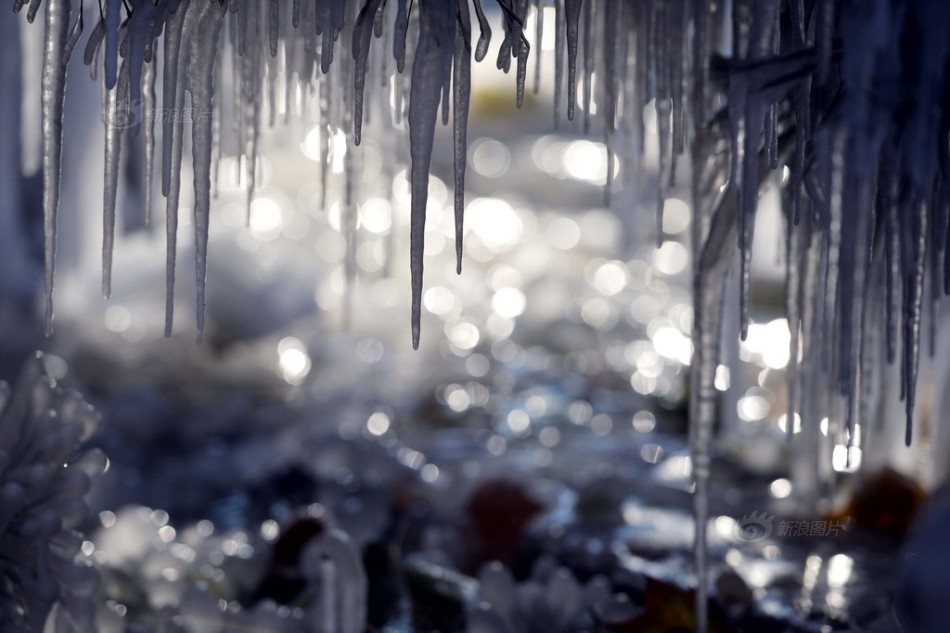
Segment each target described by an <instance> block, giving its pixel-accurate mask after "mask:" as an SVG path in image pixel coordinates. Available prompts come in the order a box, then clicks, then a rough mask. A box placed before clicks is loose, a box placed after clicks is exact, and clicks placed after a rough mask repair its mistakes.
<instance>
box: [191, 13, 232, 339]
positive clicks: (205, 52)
mask: <svg viewBox="0 0 950 633" xmlns="http://www.w3.org/2000/svg"><path fill="white" fill-rule="evenodd" d="M224 15H225V10H224V8H223V5H220V4H218V3H215V2H208V3H204V4H203V5H202V8H201V10H200V11H199V12H198V15H197V16H195V17H194V18H193V20H194V22H195V32H194V33H193V35H192V37H191V41H190V45H189V47H188V55H187V67H186V69H185V72H186V75H187V81H188V91H189V92H190V93H191V105H192V108H195V109H197V111H198V112H199V113H201V116H199V117H197V118H195V119H194V122H193V123H192V127H191V130H192V132H191V134H192V142H191V146H192V163H193V167H194V186H195V212H194V221H195V288H196V304H195V306H196V316H197V328H198V334H197V340H198V343H199V344H200V343H201V340H202V337H203V335H204V327H205V283H206V280H207V277H208V220H209V215H210V210H211V138H212V132H211V127H212V121H211V113H212V112H213V111H214V104H213V102H214V83H215V82H214V62H215V57H216V56H217V47H218V36H219V34H220V32H221V25H222V24H223V23H224Z"/></svg>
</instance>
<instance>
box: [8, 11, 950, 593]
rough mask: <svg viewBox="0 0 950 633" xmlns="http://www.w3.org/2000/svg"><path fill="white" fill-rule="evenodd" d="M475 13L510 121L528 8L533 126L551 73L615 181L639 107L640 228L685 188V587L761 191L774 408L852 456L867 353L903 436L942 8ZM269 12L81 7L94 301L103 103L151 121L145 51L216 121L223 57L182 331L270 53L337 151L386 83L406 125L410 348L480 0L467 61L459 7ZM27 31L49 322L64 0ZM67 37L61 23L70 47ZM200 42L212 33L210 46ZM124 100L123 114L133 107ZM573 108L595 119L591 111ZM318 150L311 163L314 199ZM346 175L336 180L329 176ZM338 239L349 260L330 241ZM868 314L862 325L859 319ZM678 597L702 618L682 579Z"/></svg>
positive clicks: (198, 145) (937, 286) (949, 267)
mask: <svg viewBox="0 0 950 633" xmlns="http://www.w3.org/2000/svg"><path fill="white" fill-rule="evenodd" d="M496 4H497V6H498V7H499V8H500V10H501V12H502V24H503V32H502V33H501V34H500V37H501V38H502V44H501V47H500V51H499V55H498V57H497V59H496V60H495V63H496V65H497V66H498V67H499V68H501V69H503V70H505V71H506V72H507V71H509V70H510V69H511V66H512V61H513V60H514V61H515V64H514V65H515V76H516V77H515V83H516V86H515V94H516V100H517V102H518V103H519V104H520V103H521V101H522V99H523V96H524V89H525V81H526V74H527V70H526V69H527V60H528V58H529V54H530V46H529V43H528V39H527V35H526V34H525V32H524V30H525V25H526V22H527V21H526V18H527V16H528V15H529V12H531V11H534V12H538V15H539V19H538V21H537V29H538V32H540V31H541V30H542V29H543V28H552V26H553V28H554V29H555V45H556V55H555V58H556V60H557V61H556V64H555V68H554V72H555V73H556V76H557V86H558V91H557V93H556V98H555V103H554V109H555V112H554V115H555V117H556V118H558V117H560V110H561V105H562V104H561V99H562V97H563V95H562V94H561V89H560V88H561V86H563V82H564V81H565V77H564V74H565V69H564V67H565V63H564V62H565V61H566V62H567V63H566V66H567V71H566V74H567V77H566V81H567V118H569V119H570V118H572V117H573V116H574V115H575V114H576V108H577V107H578V106H580V107H581V109H582V110H583V113H584V114H583V116H584V120H583V127H584V129H585V130H588V129H596V130H597V131H598V133H599V134H601V135H602V138H603V140H604V142H605V144H606V147H607V150H608V156H609V158H610V162H609V165H611V166H612V165H613V164H614V156H615V154H616V153H617V152H623V154H624V156H623V158H624V160H623V161H622V165H623V167H624V170H623V173H621V174H620V179H621V180H622V181H623V182H625V183H634V184H635V183H637V182H638V178H639V177H640V176H639V167H640V165H641V162H642V161H641V155H642V152H643V147H644V130H643V123H642V117H641V113H642V112H643V110H644V108H645V107H647V106H648V105H649V104H651V103H652V104H653V107H654V108H655V111H656V113H657V119H656V120H657V129H658V139H659V165H660V174H659V183H660V184H659V195H658V198H659V199H658V202H657V203H658V209H660V212H661V213H662V202H663V198H664V196H665V194H666V192H667V191H668V190H669V187H670V184H671V183H673V182H675V181H676V178H677V174H678V173H679V174H681V177H682V178H688V179H689V180H690V184H691V189H692V196H693V201H692V202H693V204H692V209H693V222H692V226H693V233H692V242H693V251H694V253H695V258H694V260H695V262H696V263H695V269H694V289H695V296H694V299H695V301H694V305H695V308H696V318H695V319H694V333H693V349H694V353H695V357H694V362H693V366H692V379H693V385H694V388H693V389H692V390H691V394H692V396H691V397H692V427H691V428H692V433H693V462H694V465H695V467H694V474H695V478H696V494H695V504H696V513H697V518H698V519H699V520H698V522H697V525H698V530H697V531H698V534H697V565H698V568H699V571H700V576H701V577H703V576H704V575H705V552H704V549H703V543H704V537H705V535H704V533H703V532H704V529H705V525H706V522H705V520H704V519H705V516H706V513H707V511H706V502H705V489H706V485H707V478H708V464H709V454H708V446H709V438H710V437H711V434H712V426H713V422H714V417H715V412H716V409H715V406H714V403H713V402H712V398H713V397H714V393H713V391H712V384H713V378H714V372H715V370H716V367H717V366H718V364H719V357H720V349H719V340H720V328H721V324H722V310H723V296H724V292H723V289H724V286H725V280H726V277H727V275H728V274H729V271H730V268H731V267H732V262H733V255H734V253H735V252H736V249H734V248H733V246H732V245H733V244H735V245H736V246H737V247H738V253H739V256H738V262H739V265H738V273H739V283H740V289H741V291H740V295H741V308H740V315H741V320H742V324H741V328H740V330H741V332H742V333H743V336H744V335H745V333H746V331H747V325H748V304H749V293H750V285H749V273H750V261H751V245H752V241H753V235H754V227H755V218H756V210H757V200H758V194H759V191H760V188H761V187H762V186H763V185H764V184H766V183H779V184H780V185H781V188H782V194H783V196H784V203H783V208H784V213H785V216H786V220H787V222H786V225H787V240H786V246H787V253H786V255H787V270H788V275H787V281H788V283H787V309H788V322H789V324H790V329H791V348H790V358H791V365H790V368H791V371H790V384H791V387H792V389H791V392H792V393H793V398H792V401H791V402H790V404H789V415H790V416H793V415H794V414H795V412H799V413H800V415H801V418H802V427H803V433H804V434H805V435H808V436H809V437H811V436H815V435H817V434H818V432H819V431H818V420H819V419H820V418H821V417H823V416H828V417H829V418H830V419H831V420H832V425H833V428H832V429H831V430H830V431H829V433H828V435H833V436H836V437H839V438H845V439H846V441H848V442H852V441H853V440H854V438H855V436H856V435H857V428H856V427H857V425H859V424H862V423H863V422H864V420H863V417H865V416H866V415H867V411H866V410H865V409H863V408H862V407H864V406H865V405H864V404H863V403H865V402H866V400H867V398H866V397H862V394H867V393H869V392H873V391H874V390H875V385H874V384H870V383H871V382H873V381H874V380H879V379H880V378H879V376H880V372H878V373H877V374H875V373H873V372H871V371H869V367H871V365H872V361H869V360H868V359H875V358H878V357H881V356H886V357H887V358H888V360H890V361H892V362H897V363H899V366H900V368H901V385H902V395H903V397H904V400H905V404H906V413H907V441H908V442H909V441H910V440H911V438H912V431H913V429H912V426H911V420H912V413H913V409H914V404H915V382H916V377H917V367H918V359H919V356H920V350H921V345H922V344H923V343H924V342H925V341H922V327H921V324H922V322H924V320H925V314H926V313H928V312H930V313H931V314H934V313H935V306H936V305H937V302H938V300H939V299H940V296H941V291H943V292H944V293H946V292H948V291H950V257H947V248H946V246H947V233H948V231H950V147H948V144H950V134H948V132H950V108H948V107H947V104H948V103H950V81H948V78H947V72H948V71H947V69H948V62H950V39H948V38H947V37H946V34H947V32H948V30H950V4H948V3H947V2H945V1H944V0H914V1H912V2H906V3H895V2H892V1H891V0H868V1H867V2H845V1H842V0H788V1H786V2H782V1H781V0H732V1H731V2H719V3H712V2H706V1H703V0H692V1H691V0H645V1H642V2H621V1H619V0H586V1H585V0H554V3H553V4H554V7H555V16H556V17H555V24H554V25H550V24H549V23H545V24H541V20H540V16H541V15H543V11H542V9H543V8H544V7H545V6H546V5H547V2H544V1H543V0H533V1H532V0H496ZM26 5H27V3H26V1H25V0H14V9H15V10H20V9H22V8H23V7H24V6H26ZM40 5H41V2H40V0H33V1H32V2H30V3H29V9H28V14H29V17H30V19H32V17H33V16H34V15H36V14H37V12H38V10H39V8H40ZM265 7H266V9H265ZM289 8H290V7H288V6H287V5H285V4H281V3H279V2H271V3H270V4H269V5H263V4H261V3H258V2H250V1H246V0H229V2H226V3H225V2H218V1H208V2H204V1H201V2H199V1H198V0H194V1H190V0H157V1H156V2H152V1H150V0H138V1H136V2H130V3H124V2H120V1H119V0H106V1H105V2H104V3H103V9H104V10H103V12H102V14H101V19H100V21H99V23H98V24H97V25H96V26H95V27H94V29H93V30H92V32H91V34H90V36H89V38H88V43H87V45H86V47H85V55H84V59H85V61H86V63H89V64H97V63H98V59H99V58H100V57H101V58H102V65H103V72H102V74H101V79H102V81H103V82H104V83H105V86H106V87H107V88H108V94H109V98H108V103H109V104H110V110H109V112H107V116H106V122H107V125H109V126H110V129H111V130H112V131H110V133H109V134H108V135H107V144H108V151H107V153H106V156H107V158H106V176H105V189H106V193H107V195H106V209H105V214H104V229H105V231H104V239H103V246H104V252H103V261H104V265H105V269H104V276H103V289H104V291H106V293H108V289H109V268H110V265H111V263H110V262H111V256H110V250H111V245H112V217H113V214H114V204H113V200H114V187H115V181H116V178H117V175H116V170H117V165H118V163H117V161H116V157H117V156H118V153H119V152H120V151H121V146H122V143H121V138H120V137H121V134H118V133H116V132H115V131H114V129H115V127H117V125H119V124H118V123H117V120H116V119H117V115H118V112H116V111H113V110H114V109H115V108H119V109H121V106H122V104H123V101H124V100H128V101H129V103H128V106H129V107H130V108H132V109H134V108H140V107H145V108H148V107H151V105H150V104H152V103H154V99H153V97H152V94H153V92H152V84H153V82H154V81H155V75H156V71H155V67H154V63H155V62H154V58H155V57H156V56H157V54H158V53H157V51H158V49H159V46H161V51H162V52H161V55H162V60H163V62H164V63H163V68H162V77H161V81H160V84H161V87H162V94H161V100H162V104H163V108H164V109H165V111H166V112H180V111H181V109H182V108H183V106H184V104H185V95H186V93H187V94H189V95H190V99H191V103H192V105H193V106H195V107H199V108H204V109H206V112H207V113H208V114H209V115H210V114H211V113H214V115H215V117H217V116H218V114H219V112H220V109H219V108H218V107H216V102H217V100H219V99H222V98H225V97H224V95H220V94H218V95H216V94H215V88H216V87H217V86H218V85H220V84H219V83H218V82H217V81H216V78H215V73H216V72H220V71H219V70H218V68H219V67H220V65H217V64H216V61H217V60H218V59H219V58H220V57H222V56H223V55H230V56H231V58H232V62H233V63H232V64H231V65H230V67H231V68H232V69H233V72H234V77H233V82H232V83H233V85H234V94H233V95H228V96H227V98H228V99H233V100H234V104H233V105H234V112H235V116H234V120H233V121H232V122H231V123H232V125H231V126H230V127H228V126H225V125H222V123H221V122H220V121H217V120H214V121H212V120H211V117H210V116H209V117H206V118H201V119H200V120H195V121H193V122H192V125H191V138H192V146H193V158H194V173H195V178H194V188H195V230H196V232H197V242H198V246H199V248H198V249H197V253H196V259H197V261H196V268H197V279H196V286H197V287H196V292H197V296H198V301H197V306H198V331H199V337H200V333H201V330H202V327H203V318H202V313H203V304H204V278H205V265H206V259H207V252H206V244H207V229H208V223H209V218H208V204H209V202H208V201H209V198H210V190H211V186H212V178H211V176H210V174H211V163H212V160H213V156H214V151H215V150H214V149H213V147H212V145H215V140H214V139H215V138H216V134H217V135H219V136H223V135H225V134H231V135H232V136H234V137H235V139H236V140H237V146H238V147H239V148H240V151H241V154H242V159H243V164H244V166H245V170H246V171H245V176H246V177H245V180H246V182H247V184H248V189H249V191H248V195H249V196H250V195H251V194H252V192H253V189H254V186H255V174H256V163H257V144H258V139H259V135H260V127H261V124H262V122H261V118H262V112H263V111H264V109H263V107H262V102H263V101H264V99H265V95H267V94H271V95H273V93H274V85H273V81H274V80H273V72H272V70H273V68H274V64H273V62H272V61H270V60H271V58H273V57H275V56H278V57H280V56H282V57H283V60H282V62H281V64H278V67H283V68H286V69H287V72H286V82H287V84H288V86H287V90H288V91H289V90H290V89H291V88H290V84H291V82H294V81H296V82H298V83H299V84H300V87H301V88H302V89H303V92H304V94H305V95H308V94H309V90H310V87H311V86H312V85H313V84H314V83H316V84H318V85H319V104H318V106H319V109H320V112H321V115H322V117H323V123H325V124H327V125H332V126H333V127H335V128H342V129H343V130H344V132H345V134H346V135H347V138H348V141H349V142H350V144H354V145H355V144H357V143H359V141H360V138H361V133H362V130H361V126H362V122H363V118H364V117H363V114H364V111H366V108H364V104H365V103H371V102H373V101H378V100H379V99H380V97H381V93H380V92H379V90H380V87H381V86H384V84H385V82H391V85H392V86H393V91H394V93H395V103H396V106H395V112H393V118H394V119H395V120H397V121H401V120H402V119H403V117H407V120H408V125H409V137H410V152H409V153H410V156H409V158H410V162H411V170H410V171H411V181H412V182H411V191H412V221H411V242H412V246H411V271H412V297H413V302H412V339H413V345H414V346H416V345H418V341H419V336H420V332H419V321H420V312H421V307H420V296H421V291H422V283H423V280H422V275H423V228H424V225H425V209H426V197H427V181H428V171H429V162H430V156H431V152H432V144H433V134H434V129H435V126H436V124H437V123H438V121H439V120H440V112H439V110H440V105H441V120H442V121H443V123H446V122H447V121H448V118H449V113H450V111H451V110H454V118H455V122H454V136H455V143H454V150H455V156H456V166H455V184H456V192H455V195H456V199H455V204H456V218H457V222H458V232H457V238H458V241H459V243H458V245H457V253H458V256H459V263H458V265H459V266H460V265H461V253H462V248H461V236H462V229H461V226H462V220H463V211H464V199H463V195H464V176H465V170H466V166H465V145H466V139H465V130H466V123H467V108H468V102H469V95H470V66H471V60H472V57H474V59H475V60H476V61H480V60H482V59H483V58H484V57H485V55H486V54H487V50H488V42H489V40H490V38H491V36H492V33H491V30H490V28H489V27H488V20H487V18H486V15H485V11H484V8H483V7H482V1H481V0H474V4H473V8H474V10H475V17H476V20H477V22H478V27H479V35H478V40H477V43H476V44H475V46H474V51H473V50H472V44H471V39H472V33H471V31H472V30H473V29H472V20H471V14H470V12H469V2H468V1H467V0H420V1H419V2H416V3H412V2H410V1H408V0H391V1H389V2H386V1H385V0H365V1H356V0H350V1H346V0H320V1H318V2H307V3H301V2H294V3H293V5H292V9H290V10H287V9H289ZM282 9H283V10H282ZM74 14H75V15H76V17H75V18H73V15H74ZM45 21H46V41H45V51H44V61H43V92H42V128H43V129H42V133H43V150H44V152H43V207H44V216H45V229H46V289H47V323H48V324H51V322H52V290H53V280H54V264H55V248H56V211H57V207H58V192H59V164H60V156H61V153H62V148H61V139H62V116H63V98H64V86H65V80H66V78H65V73H66V65H65V61H66V59H67V58H68V56H69V53H70V51H72V50H73V47H74V46H75V45H76V39H77V37H78V33H79V31H81V30H82V28H83V23H82V20H81V19H80V18H79V14H78V12H77V8H76V7H74V6H73V4H72V3H71V2H70V1H69V0H47V1H46V7H45ZM70 21H72V22H73V24H75V27H74V28H73V31H72V32H70V28H69V23H70ZM548 22H550V20H549V21H548ZM225 23H226V26H225ZM219 30H224V32H225V33H226V35H225V36H223V37H221V38H216V34H217V33H218V32H219ZM384 34H385V35H386V40H384V41H387V42H388V41H390V40H391V53H392V56H393V61H394V62H395V63H394V64H392V65H384V66H383V68H385V69H386V70H385V71H384V72H385V76H384V77H372V74H373V73H375V72H376V68H375V66H374V67H372V68H371V67H370V65H368V64H367V59H368V56H369V51H370V48H371V47H372V46H379V45H380V44H378V43H374V39H380V38H381V37H382V35H384ZM386 52H387V53H388V52H389V51H386ZM410 65H411V72H410V73H407V72H406V69H407V66H410ZM393 67H394V68H393ZM268 69H271V72H270V74H268ZM367 74H370V76H371V79H367ZM404 74H411V76H410V77H406V76H405V75H404ZM595 77H596V81H594V78H595ZM268 81H269V82H271V83H270V84H268V83H267V82H268ZM578 83H579V84H581V85H580V90H579V91H578V85H577V84H578ZM578 92H579V93H580V94H579V95H578ZM578 97H579V102H578ZM139 98H141V99H142V104H141V105H140V104H139V103H138V102H136V99H139ZM306 98H307V97H306V96H305V100H306ZM595 102H596V104H597V106H598V108H597V111H596V114H592V111H593V108H592V107H591V106H592V104H593V103H595ZM406 103H408V110H407V112H404V106H405V104H406ZM150 114H151V113H149V112H146V117H148V118H151V117H149V115H150ZM151 125H152V124H151V122H150V121H148V122H145V127H146V132H145V134H144V137H145V144H146V155H147V156H149V157H151V156H152V155H153V151H154V148H153V145H154V144H155V143H156V137H155V135H154V133H153V132H152V131H151ZM160 127H161V143H162V145H161V165H162V167H161V185H162V186H161V189H162V193H163V195H165V196H166V197H167V209H168V213H167V214H166V217H167V235H168V259H167V264H168V273H167V292H168V310H167V328H168V331H169V332H170V329H171V325H172V324H171V316H172V304H171V297H172V295H173V290H174V283H175V276H174V269H175V240H176V234H177V210H178V200H179V194H180V186H181V183H180V168H181V162H182V151H183V147H184V145H183V140H184V134H185V129H184V127H185V126H184V124H183V122H182V121H181V119H180V117H163V120H162V122H161V126H160ZM215 130H218V131H217V132H215ZM325 137H326V135H324V139H323V141H322V147H321V151H322V154H323V159H324V160H323V163H324V167H323V170H322V173H321V180H322V182H323V183H324V185H325V183H326V163H327V158H328V145H327V141H326V138H325ZM620 139H622V141H623V142H620ZM148 163H149V164H150V163H151V159H149V160H148ZM680 166H682V169H679V170H678V167H680ZM607 171H608V176H609V177H608V182H607V187H606V189H605V193H606V194H608V195H609V192H610V189H611V186H612V184H613V183H612V180H613V178H612V176H613V169H612V168H610V169H608V170H607ZM347 172H348V176H349V177H350V178H352V173H351V172H352V163H351V162H348V168H347ZM354 205H355V202H354V193H353V188H352V184H350V185H349V186H348V195H347V205H346V209H345V213H346V214H347V216H346V217H347V218H348V219H347V220H346V221H345V222H344V226H346V227H351V228H352V227H354V226H355V221H354V220H353V215H354V214H355V206H354ZM146 209H148V205H147V204H146ZM348 242H349V244H350V245H351V246H352V245H353V239H352V238H350V239H349V240H348ZM350 274H352V270H351V271H350ZM881 304H883V306H884V309H883V310H879V309H877V308H878V305H881ZM928 318H932V317H928ZM879 348H880V349H879ZM879 351H883V354H881V353H879ZM876 376H877V377H876ZM788 426H789V428H791V427H792V426H793V425H792V424H789V425H788ZM700 587H701V591H700V592H699V594H700V595H699V598H698V605H699V608H700V609H702V608H704V605H705V596H704V591H703V590H704V587H703V585H702V583H701V584H700Z"/></svg>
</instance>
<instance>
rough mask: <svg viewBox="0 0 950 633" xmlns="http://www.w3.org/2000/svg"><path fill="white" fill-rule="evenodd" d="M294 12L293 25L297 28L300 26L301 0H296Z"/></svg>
mask: <svg viewBox="0 0 950 633" xmlns="http://www.w3.org/2000/svg"><path fill="white" fill-rule="evenodd" d="M293 12H294V14H293V25H294V28H297V27H298V26H300V0H294V8H293Z"/></svg>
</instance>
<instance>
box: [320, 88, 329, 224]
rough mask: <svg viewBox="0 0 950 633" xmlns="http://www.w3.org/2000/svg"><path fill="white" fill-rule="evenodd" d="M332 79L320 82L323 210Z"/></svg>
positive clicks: (327, 162)
mask: <svg viewBox="0 0 950 633" xmlns="http://www.w3.org/2000/svg"><path fill="white" fill-rule="evenodd" d="M329 122H330V78H329V77H324V78H323V79H321V80H320V127H321V130H320V131H321V134H320V203H319V208H320V209H321V210H325V209H326V205H327V183H328V174H329V170H330V134H331V130H330V125H329Z"/></svg>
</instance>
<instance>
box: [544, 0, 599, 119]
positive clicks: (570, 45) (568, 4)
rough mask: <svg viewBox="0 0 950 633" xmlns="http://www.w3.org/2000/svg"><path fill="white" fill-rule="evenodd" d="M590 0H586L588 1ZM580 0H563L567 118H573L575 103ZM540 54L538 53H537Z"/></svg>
mask: <svg viewBox="0 0 950 633" xmlns="http://www.w3.org/2000/svg"><path fill="white" fill-rule="evenodd" d="M590 1H591V0H588V2H590ZM582 4H583V3H582V0H564V18H565V20H566V22H567V120H568V121H573V120H574V109H575V106H576V105H577V38H578V37H579V33H580V26H579V23H580V18H581V6H582ZM539 54H540V53H539Z"/></svg>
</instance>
